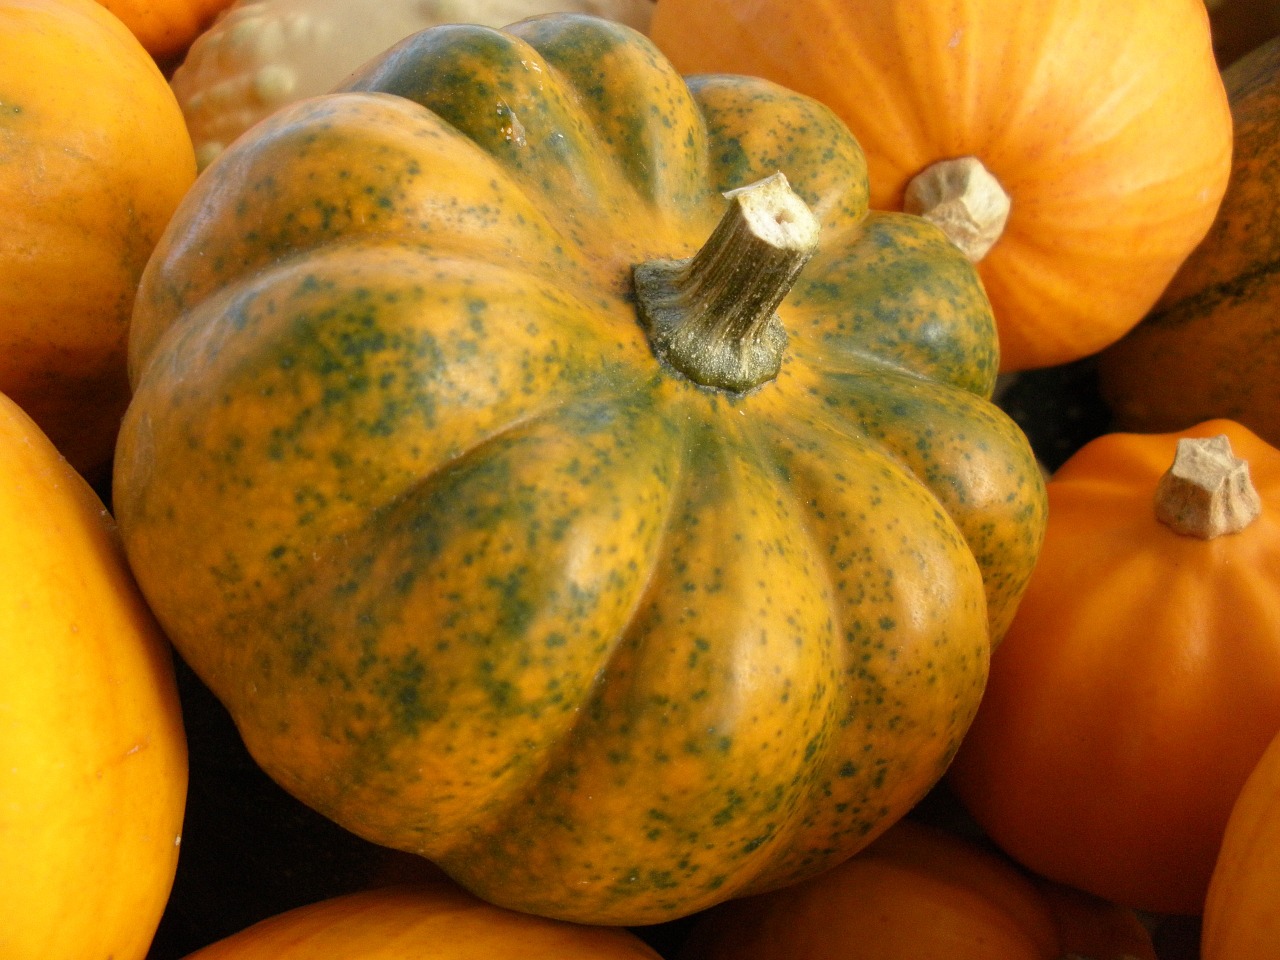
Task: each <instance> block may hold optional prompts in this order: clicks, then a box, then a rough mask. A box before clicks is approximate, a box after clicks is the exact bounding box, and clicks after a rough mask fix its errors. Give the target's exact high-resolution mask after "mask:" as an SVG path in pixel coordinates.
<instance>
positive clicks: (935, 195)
mask: <svg viewBox="0 0 1280 960" xmlns="http://www.w3.org/2000/svg"><path fill="white" fill-rule="evenodd" d="M1010 206H1011V202H1010V200H1009V194H1008V193H1006V192H1005V189H1004V187H1002V186H1001V185H1000V181H998V180H997V179H996V178H995V177H994V176H992V174H991V172H990V171H989V170H987V168H986V167H985V166H983V164H982V161H981V160H979V159H978V158H977V157H958V158H957V159H954V160H939V161H938V162H937V163H934V164H932V165H931V166H928V167H926V168H925V169H924V170H922V171H921V172H920V173H918V174H916V176H915V177H914V178H913V179H912V180H911V182H910V183H909V184H907V193H906V197H905V198H904V200H903V209H904V210H906V212H907V213H914V214H915V215H916V216H919V217H924V218H925V219H926V220H928V221H930V222H932V223H935V224H937V225H938V226H939V227H941V228H942V232H943V233H945V234H946V235H947V239H948V240H950V241H951V242H952V243H953V244H955V245H956V246H957V247H959V248H960V250H961V251H962V252H963V253H964V255H965V256H966V257H968V258H969V259H970V260H971V261H972V262H974V263H977V262H978V261H979V260H981V259H982V258H983V257H985V256H986V255H987V253H988V251H990V249H991V248H992V247H993V246H995V243H996V241H997V240H999V239H1000V237H1001V236H1002V235H1003V233H1004V227H1005V224H1006V223H1007V222H1008V220H1009V209H1010Z"/></svg>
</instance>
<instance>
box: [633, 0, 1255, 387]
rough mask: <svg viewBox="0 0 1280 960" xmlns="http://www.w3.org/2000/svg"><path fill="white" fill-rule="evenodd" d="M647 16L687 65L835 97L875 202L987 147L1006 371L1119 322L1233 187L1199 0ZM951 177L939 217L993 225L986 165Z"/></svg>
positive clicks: (917, 3)
mask: <svg viewBox="0 0 1280 960" xmlns="http://www.w3.org/2000/svg"><path fill="white" fill-rule="evenodd" d="M650 33H651V36H652V37H653V39H654V40H655V42H656V43H657V44H658V46H659V47H660V48H661V49H662V50H663V51H664V52H665V53H666V54H667V55H668V56H669V57H670V58H671V60H672V61H673V62H674V63H675V64H676V66H677V67H678V68H680V69H681V70H682V71H684V72H686V73H690V72H704V71H711V72H720V71H727V72H734V73H749V74H755V75H759V76H764V77H767V78H769V79H771V80H775V81H778V82H780V83H782V84H784V85H786V86H788V87H790V88H792V89H794V90H798V91H800V92H802V93H807V94H809V95H810V96H813V97H815V98H817V99H819V100H822V101H824V102H825V103H826V104H827V105H828V106H830V107H832V108H833V109H834V110H835V111H836V113H837V114H839V115H840V117H841V118H842V119H843V120H844V121H845V122H846V123H847V124H848V125H849V127H850V129H851V130H852V131H853V133H854V135H855V136H856V137H857V138H858V140H859V142H860V143H861V144H862V146H863V148H864V149H865V150H866V153H867V158H868V162H869V170H870V179H871V205H872V207H873V208H876V209H895V210H897V209H902V208H903V207H904V205H905V204H907V201H908V199H910V198H911V197H912V191H911V190H910V189H909V184H910V182H911V181H912V180H913V178H916V177H917V175H919V174H921V173H922V172H923V171H925V170H926V169H927V168H930V167H932V166H933V165H934V164H935V163H937V162H939V161H952V160H959V159H961V158H968V157H976V158H977V159H978V160H979V161H980V162H981V164H982V165H983V168H984V169H985V171H987V172H988V173H989V174H991V175H992V176H993V177H994V179H995V181H996V182H997V183H998V185H999V187H1000V188H1002V192H1003V193H1004V194H1006V195H1007V197H1008V198H1009V199H1010V204H1009V206H1008V208H1007V220H1006V221H1005V222H1004V225H1003V233H1002V234H999V237H998V240H995V242H994V246H992V247H991V248H990V250H989V252H987V253H986V254H985V256H983V255H982V254H981V253H980V250H978V249H975V250H974V251H973V255H974V256H981V261H980V262H979V264H978V269H979V271H980V273H981V275H982V279H983V281H984V283H985V285H986V288H987V291H988V293H989V294H990V296H991V301H992V306H993V308H994V310H995V315H996V320H997V322H998V324H999V327H1000V340H1001V350H1002V357H1001V363H1002V367H1003V368H1004V369H1005V370H1020V369H1027V368H1031V367H1041V366H1048V365H1052V364H1060V363H1064V362H1066V361H1069V360H1072V359H1076V358H1079V357H1083V356H1085V355H1088V354H1091V353H1093V352H1095V351H1097V350H1098V349H1100V348H1102V347H1103V346H1105V345H1106V344H1108V343H1111V342H1112V341H1114V340H1116V339H1118V338H1119V337H1120V336H1121V335H1122V334H1123V333H1124V332H1125V331H1126V330H1128V329H1129V328H1131V327H1132V326H1133V325H1134V324H1136V323H1137V322H1138V321H1139V320H1140V319H1141V318H1142V316H1143V315H1144V314H1145V313H1146V311H1147V310H1148V309H1150V307H1151V305H1152V304H1153V303H1154V302H1155V300H1156V298H1157V297H1158V296H1159V294H1160V291H1161V290H1162V289H1163V288H1164V286H1165V285H1166V284H1167V283H1168V282H1169V279H1170V277H1172V276H1173V273H1174V271H1175V270H1176V269H1177V267H1178V265H1179V264H1180V263H1181V262H1182V260H1183V259H1184V258H1185V257H1186V256H1187V254H1188V253H1190V251H1191V249H1192V248H1193V247H1194V246H1195V244H1196V243H1197V242H1198V241H1199V239H1200V238H1201V237H1203V236H1204V234H1205V232H1206V231H1207V230H1208V228H1209V224H1210V223H1211V222H1212V219H1213V215H1214V212H1215V210H1216V209H1217V206H1218V203H1219V201H1220V199H1221V197H1222V193H1223V190H1224V188H1225V186H1226V180H1227V174H1228V168H1229V163H1230V151H1231V124H1230V117H1229V114H1228V111H1227V103H1226V96H1225V93H1224V91H1223V86H1222V81H1221V78H1220V76H1219V73H1218V70H1217V67H1216V65H1215V62H1214V58H1213V51H1212V48H1211V45H1210V35H1209V29H1208V17H1207V14H1206V12H1205V8H1204V4H1203V2H1202V0H1172V2H1170V0H1130V2H1126V3H1123V4H1117V3H1114V2H1112V0H1085V2H1081V0H1070V2H1067V0H1045V2H1038V3H1030V4H1029V3H1025V2H1021V0H982V2H976V3H975V2H970V3H963V4H959V3H949V2H943V0H861V2H858V3H834V2H831V0H754V2H751V3H742V2H740V0H660V2H659V3H658V5H657V8H656V10H655V12H654V17H653V20H652V22H651V25H650ZM948 178H950V180H951V182H949V183H948V185H947V186H946V193H945V194H944V195H945V196H948V197H952V200H951V201H949V202H948V203H947V204H946V205H944V206H942V207H940V208H938V210H937V211H936V213H935V214H934V215H935V216H937V217H938V218H939V219H942V220H948V221H950V222H951V223H952V224H956V225H958V226H959V227H961V228H963V229H970V228H972V229H981V230H983V231H985V230H987V229H990V230H993V231H995V230H997V229H998V227H999V218H998V217H995V218H994V219H992V218H990V217H989V216H988V215H989V214H994V213H995V212H997V211H998V209H999V207H998V206H996V203H997V200H998V197H999V191H997V190H994V189H992V188H991V184H990V182H989V180H987V179H986V178H984V176H983V175H982V174H981V172H978V173H976V174H975V173H973V172H972V171H967V170H963V169H961V170H958V171H957V170H951V171H950V172H948V173H947V174H946V176H945V178H944V179H948ZM965 184H967V185H969V187H970V189H967V190H962V191H958V192H954V196H953V190H954V188H957V187H958V186H961V185H965ZM983 184H985V185H986V186H985V188H982V185H983ZM963 229H962V230H961V232H963ZM987 239H988V240H990V239H991V236H990V235H988V236H987Z"/></svg>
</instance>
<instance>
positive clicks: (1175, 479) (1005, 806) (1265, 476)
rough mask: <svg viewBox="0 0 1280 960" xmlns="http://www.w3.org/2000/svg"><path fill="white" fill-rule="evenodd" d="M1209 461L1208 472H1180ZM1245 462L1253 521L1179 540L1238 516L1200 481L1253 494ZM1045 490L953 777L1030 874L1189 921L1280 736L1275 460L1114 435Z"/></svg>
mask: <svg viewBox="0 0 1280 960" xmlns="http://www.w3.org/2000/svg"><path fill="white" fill-rule="evenodd" d="M1222 437H1225V438H1226V439H1227V441H1229V446H1230V448H1231V451H1234V454H1231V453H1230V451H1226V450H1224V449H1223V441H1222V439H1221V438H1222ZM1193 438H1200V439H1201V440H1209V439H1210V438H1219V439H1216V440H1212V442H1210V443H1208V444H1200V443H1198V442H1194V441H1193ZM1175 452H1177V453H1176V459H1175ZM1202 456H1203V457H1205V458H1207V459H1208V460H1210V461H1213V463H1212V466H1213V468H1214V469H1213V470H1212V471H1210V472H1209V475H1208V476H1205V477H1200V476H1198V475H1196V474H1197V472H1196V471H1189V470H1188V460H1189V459H1190V460H1192V461H1194V460H1196V459H1197V458H1199V457H1202ZM1239 458H1243V460H1244V461H1247V475H1248V476H1251V481H1252V482H1251V488H1252V490H1253V491H1254V492H1255V493H1256V495H1257V497H1258V498H1259V502H1260V505H1261V512H1260V514H1258V515H1257V516H1256V517H1254V518H1253V519H1252V520H1251V521H1250V522H1248V523H1247V525H1245V526H1243V527H1242V529H1239V530H1238V532H1234V533H1222V534H1220V535H1217V536H1212V537H1211V538H1209V539H1201V538H1200V537H1199V536H1195V535H1189V534H1184V533H1179V532H1175V529H1174V528H1173V526H1171V524H1180V523H1181V522H1182V521H1181V520H1180V519H1179V517H1181V516H1183V515H1193V514H1194V513H1195V511H1197V510H1199V509H1200V508H1202V507H1204V508H1208V510H1209V513H1210V515H1219V514H1221V515H1227V514H1230V512H1231V511H1230V510H1229V509H1227V510H1221V511H1219V509H1218V508H1219V506H1220V505H1221V498H1218V497H1216V496H1215V497H1208V496H1207V495H1206V494H1205V492H1204V489H1205V488H1209V487H1213V486H1214V485H1215V484H1221V485H1222V489H1237V490H1238V491H1239V493H1240V496H1239V498H1238V499H1237V498H1227V499H1229V500H1230V501H1231V502H1232V503H1235V504H1237V505H1244V504H1246V502H1247V501H1249V500H1250V498H1249V496H1248V491H1247V489H1246V487H1245V486H1244V483H1246V482H1248V481H1245V480H1244V475H1245V474H1244V472H1243V471H1242V468H1241V464H1240V463H1239V462H1237V461H1238V459H1239ZM1171 463H1174V464H1175V467H1174V468H1173V469H1170V464H1171ZM1166 471H1168V474H1167V476H1168V479H1166V480H1164V481H1163V482H1162V481H1161V478H1162V475H1166ZM1188 473H1190V474H1191V478H1190V479H1188V478H1187V477H1186V476H1184V475H1185V474H1188ZM1048 487H1049V523H1048V530H1047V532H1046V535H1045V542H1044V547H1043V549H1042V551H1041V554H1040V557H1039V560H1038V562H1037V564H1036V567H1035V570H1034V572H1033V574H1032V578H1031V584H1030V586H1029V587H1028V589H1027V593H1026V595H1025V596H1024V598H1023V601H1022V603H1021V605H1020V606H1019V608H1018V611H1017V613H1016V614H1015V616H1014V619H1013V624H1012V625H1011V627H1010V629H1009V632H1008V634H1007V635H1006V638H1005V640H1004V643H1003V644H1002V645H1001V647H1000V648H999V650H997V651H996V653H995V655H994V657H993V658H992V666H991V678H990V681H989V683H988V686H987V691H986V694H985V696H984V698H983V701H982V704H981V706H980V707H979V710H978V716H977V719H976V720H975V722H974V724H973V726H972V728H971V729H970V731H969V733H968V734H967V736H966V738H965V740H964V742H963V743H962V744H961V747H960V750H959V753H958V755H957V756H956V759H955V762H954V763H953V764H952V766H951V768H950V771H949V774H948V776H949V781H950V784H951V786H952V787H953V788H954V789H955V792H956V793H957V795H958V796H959V798H960V799H961V801H962V802H963V803H964V805H965V806H966V808H967V809H968V810H969V811H970V812H971V813H972V814H973V816H974V818H975V819H976V820H977V821H978V822H979V823H980V824H981V825H982V826H983V827H984V828H985V829H986V830H987V832H988V833H989V834H990V835H991V836H992V838H993V839H994V840H995V841H996V842H997V843H998V844H1000V845H1001V846H1002V847H1003V848H1004V849H1005V850H1006V851H1007V852H1009V853H1010V854H1011V855H1012V856H1013V857H1014V858H1015V859H1017V860H1019V861H1021V862H1022V863H1024V864H1025V865H1026V866H1028V867H1030V868H1031V869H1033V870H1035V871H1037V872H1039V873H1042V874H1044V875H1046V876H1049V877H1052V878H1054V879H1056V880H1059V881H1062V882H1065V883H1068V884H1071V885H1073V886H1077V887H1080V888H1082V889H1085V890H1089V891H1091V892H1093V893H1095V894H1098V895H1100V896H1103V897H1106V898H1108V899H1110V900H1115V901H1117V902H1120V903H1124V904H1127V905H1129V906H1133V907H1138V908H1143V909H1147V910H1152V911H1155V912H1162V913H1198V912H1199V911H1200V909H1201V907H1202V905H1203V902H1204V896H1205V890H1206V887H1207V886H1208V882H1209V875H1210V873H1211V871H1212V869H1213V863H1214V858H1215V857H1216V855H1217V851H1218V846H1219V844H1220V842H1221V840H1222V832H1223V829H1224V828H1225V826H1226V822H1227V816H1228V814H1229V813H1230V810H1231V804H1232V802H1233V801H1234V800H1235V798H1236V795H1237V794H1238V793H1239V791H1240V788H1241V786H1242V785H1243V783H1244V781H1245V778H1246V777H1247V776H1248V775H1249V771H1250V770H1252V768H1253V766H1254V764H1255V763H1257V760H1258V757H1259V756H1261V754H1262V752H1263V750H1264V749H1265V747H1266V745H1267V743H1268V741H1269V740H1270V739H1271V737H1272V735H1273V734H1274V732H1275V731H1276V729H1277V728H1280V451H1278V450H1276V449H1275V448H1273V447H1271V446H1270V445H1268V444H1266V443H1265V442H1263V441H1262V440H1261V439H1259V438H1258V437H1257V436H1256V435H1255V434H1253V433H1252V432H1250V431H1249V430H1247V429H1246V428H1244V427H1242V426H1240V425H1239V424H1236V423H1234V422H1231V421H1223V420H1217V421H1209V422H1206V423H1204V424H1201V425H1199V426H1197V427H1195V428H1194V429H1191V430H1188V431H1184V432H1182V433H1178V434H1151V435H1147V434H1121V433H1112V434H1107V435H1104V436H1102V437H1099V438H1098V439H1096V440H1094V441H1092V442H1091V443H1089V444H1086V445H1085V446H1084V447H1083V448H1082V449H1081V450H1079V451H1078V452H1077V453H1076V454H1075V455H1074V456H1073V457H1072V458H1071V459H1070V460H1068V461H1067V463H1066V464H1064V465H1063V466H1062V467H1061V468H1060V469H1059V470H1058V472H1057V473H1056V474H1055V475H1054V477H1053V478H1052V480H1051V481H1050V482H1049V484H1048ZM1158 489H1159V490H1161V493H1160V495H1159V496H1157V490H1158ZM1188 511H1189V512H1188ZM1215 511H1218V513H1215ZM1158 513H1159V514H1160V515H1161V516H1166V517H1167V521H1166V522H1162V521H1161V519H1158V516H1157V515H1158ZM1248 515H1249V512H1248V511H1246V512H1242V513H1241V514H1240V515H1239V520H1240V521H1243V520H1244V519H1246V518H1247V517H1248ZM1206 532H1207V531H1206Z"/></svg>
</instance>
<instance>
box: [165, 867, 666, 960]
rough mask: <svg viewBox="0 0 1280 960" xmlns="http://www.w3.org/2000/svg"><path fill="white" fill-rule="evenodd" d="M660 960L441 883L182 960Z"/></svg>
mask: <svg viewBox="0 0 1280 960" xmlns="http://www.w3.org/2000/svg"><path fill="white" fill-rule="evenodd" d="M333 957H343V958H345V960H404V958H405V957H413V958H415V960H659V958H658V955H657V954H656V953H654V952H653V951H652V950H651V949H650V948H649V947H648V946H646V945H645V943H644V942H643V941H642V940H640V938H639V937H637V936H635V935H634V934H632V933H629V932H627V931H626V930H621V929H617V928H606V927H590V926H583V925H579V924H570V923H565V922H563V921H559V920H547V919H544V918H541V917H534V916H530V915H528V914H522V913H516V912H514V911H511V910H504V909H502V908H500V907H495V906H492V905H490V904H487V903H485V902H483V901H481V900H478V899H476V898H475V897H473V896H471V895H470V894H468V893H464V892H463V891H462V890H460V889H459V888H457V887H455V886H454V885H453V884H451V883H448V882H447V881H439V882H431V883H421V884H412V885H403V886H393V887H384V888H381V889H377V890H368V891H362V892H360V893H351V894H346V895H344V896H341V897H334V898H332V899H329V900H323V901H321V902H319V903H314V904H310V905H308V906H304V907H297V908H295V909H293V910H290V911H288V912H287V913H283V914H280V915H278V916H275V917H271V918H270V919H267V920H263V921H261V922H260V923H256V924H254V925H253V926H252V927H249V928H248V929H246V930H242V931H241V932H240V933H237V934H234V935H233V936H230V937H227V938H226V939H225V940H220V941H218V942H217V943H215V944H212V945H210V946H208V947H205V948H204V949H203V950H197V951H196V952H195V953H193V954H191V956H190V957H189V958H188V960H329V958H333Z"/></svg>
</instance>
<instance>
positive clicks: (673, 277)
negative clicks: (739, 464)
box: [632, 173, 819, 393]
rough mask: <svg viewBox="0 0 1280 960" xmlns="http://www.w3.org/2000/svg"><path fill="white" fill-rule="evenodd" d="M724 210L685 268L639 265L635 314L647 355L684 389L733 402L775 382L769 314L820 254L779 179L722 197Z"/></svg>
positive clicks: (809, 225) (778, 348) (779, 336)
mask: <svg viewBox="0 0 1280 960" xmlns="http://www.w3.org/2000/svg"><path fill="white" fill-rule="evenodd" d="M725 197H726V198H727V199H728V200H729V208H728V210H726V211H725V214H724V217H723V218H722V219H721V220H720V222H719V224H717V225H716V228H715V230H713V231H712V233H711V236H710V238H708V240H707V242H706V243H705V244H704V245H703V247H702V248H701V249H700V250H699V251H698V252H697V253H695V254H694V255H693V256H692V257H689V258H687V259H684V260H649V261H646V262H644V263H640V264H637V265H636V266H635V267H634V269H633V271H632V277H633V280H634V282H635V290H636V306H637V312H638V313H639V316H640V322H641V323H642V324H643V326H644V327H645V330H646V331H647V332H648V334H649V341H650V343H651V344H652V346H653V349H654V352H655V353H657V354H658V356H660V357H662V358H663V359H664V360H666V361H667V362H668V363H670V364H671V365H672V366H673V367H675V368H676V369H677V370H679V371H680V372H681V373H683V374H684V375H685V376H686V377H688V378H689V379H690V380H693V381H694V382H695V383H698V384H701V385H702V386H705V387H716V388H719V389H722V390H731V391H734V392H736V393H741V392H743V391H746V390H749V389H751V388H753V387H757V386H760V385H761V384H762V383H765V382H767V381H769V380H771V379H773V378H774V377H776V376H777V375H778V371H779V369H780V368H781V366H782V355H783V352H784V349H785V347H786V340H787V338H786V332H785V331H784V330H783V328H782V321H781V320H779V319H778V316H777V314H776V313H775V311H776V310H777V308H778V304H780V303H781V302H782V300H783V298H784V297H786V295H787V293H788V292H789V291H790V289H791V287H792V285H793V284H794V283H795V281H796V278H797V277H798V276H799V274H800V271H801V269H802V268H803V267H804V265H805V264H806V263H807V262H808V261H809V258H810V257H811V256H812V255H813V253H814V251H815V250H816V249H817V245H818V230H819V225H818V220H817V218H816V217H815V216H814V215H813V213H812V212H811V211H810V210H809V208H808V207H807V206H806V205H805V203H804V201H803V200H801V199H800V197H799V196H798V195H797V194H796V193H795V192H794V191H793V190H792V189H791V186H790V184H788V183H787V178H786V177H784V176H783V175H782V174H781V173H777V174H774V175H773V176H771V177H766V178H765V179H763V180H760V181H757V182H756V183H753V184H749V185H747V186H745V187H740V188H739V189H737V190H731V191H729V192H728V193H726V194H725Z"/></svg>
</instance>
